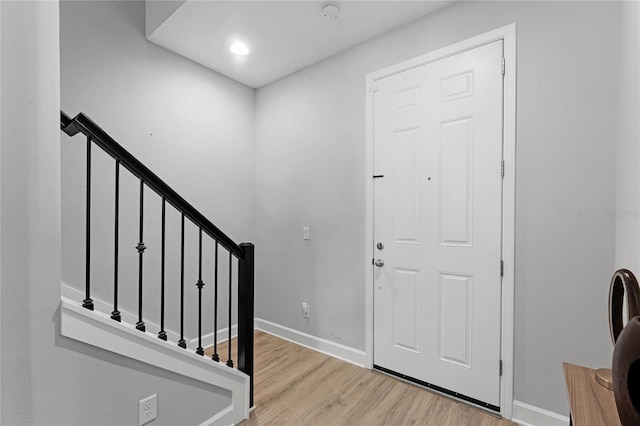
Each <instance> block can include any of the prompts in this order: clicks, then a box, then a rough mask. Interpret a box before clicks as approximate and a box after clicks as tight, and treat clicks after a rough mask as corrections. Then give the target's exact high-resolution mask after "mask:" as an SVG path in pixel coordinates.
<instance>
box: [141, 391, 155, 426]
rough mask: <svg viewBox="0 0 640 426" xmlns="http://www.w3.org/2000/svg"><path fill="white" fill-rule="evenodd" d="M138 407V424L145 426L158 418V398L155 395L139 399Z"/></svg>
mask: <svg viewBox="0 0 640 426" xmlns="http://www.w3.org/2000/svg"><path fill="white" fill-rule="evenodd" d="M139 404H140V405H139V406H138V416H139V421H138V424H139V425H140V426H142V425H146V424H147V423H149V422H151V421H153V420H155V419H156V417H158V397H157V395H156V394H153V395H151V396H148V397H146V398H145V399H141V400H140V402H139Z"/></svg>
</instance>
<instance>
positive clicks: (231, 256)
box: [227, 252, 233, 367]
mask: <svg viewBox="0 0 640 426" xmlns="http://www.w3.org/2000/svg"><path fill="white" fill-rule="evenodd" d="M232 266H233V255H232V254H231V252H229V342H228V343H229V345H228V346H229V347H228V350H229V351H228V352H229V356H228V359H227V365H228V366H229V367H233V360H232V359H231V293H232V291H233V287H232V281H231V272H232Z"/></svg>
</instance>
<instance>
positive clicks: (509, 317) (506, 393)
mask: <svg viewBox="0 0 640 426" xmlns="http://www.w3.org/2000/svg"><path fill="white" fill-rule="evenodd" d="M497 40H503V41H504V58H505V60H506V64H505V71H506V72H505V76H504V128H503V132H504V147H503V158H504V161H505V176H504V183H503V208H502V212H503V222H502V257H503V261H504V276H503V278H502V335H501V338H502V348H501V356H502V362H503V371H502V377H501V380H500V414H501V415H502V416H503V417H504V418H507V419H511V417H512V412H513V344H514V335H513V333H514V331H513V330H514V318H515V317H514V286H515V270H514V266H515V183H516V179H515V173H516V170H515V165H516V24H511V25H507V26H505V27H502V28H498V29H496V30H493V31H490V32H487V33H484V34H481V35H479V36H476V37H473V38H471V39H468V40H465V41H462V42H459V43H456V44H453V45H451V46H447V47H444V48H442V49H438V50H436V51H434V52H431V53H427V54H426V55H422V56H419V57H417V58H413V59H409V60H407V61H404V62H401V63H399V64H396V65H392V66H390V67H387V68H384V69H381V70H379V71H376V72H373V73H370V74H367V76H366V86H365V90H366V97H367V98H366V146H365V156H366V165H365V173H366V175H365V191H366V195H365V209H366V216H365V223H364V226H365V244H366V247H365V250H366V254H367V257H366V259H367V262H366V263H365V277H366V289H365V298H366V300H365V315H366V324H365V326H366V329H365V353H366V356H365V362H364V365H365V366H366V367H367V368H372V367H373V285H374V283H373V272H372V268H373V267H372V265H371V264H370V263H369V261H368V259H373V257H374V251H373V243H374V242H373V226H374V223H373V203H374V199H373V179H372V176H373V172H374V170H373V124H374V107H373V105H374V104H373V101H374V96H373V93H374V92H373V91H372V90H370V89H373V88H374V87H375V82H376V81H377V80H380V79H382V78H384V77H388V76H390V75H394V74H397V73H400V72H402V71H406V70H408V69H411V68H415V67H418V66H421V65H424V64H427V63H429V62H434V61H437V60H439V59H442V58H445V57H447V56H451V55H455V54H457V53H460V52H464V51H466V50H470V49H473V48H475V47H479V46H482V45H485V44H488V43H491V42H494V41H497Z"/></svg>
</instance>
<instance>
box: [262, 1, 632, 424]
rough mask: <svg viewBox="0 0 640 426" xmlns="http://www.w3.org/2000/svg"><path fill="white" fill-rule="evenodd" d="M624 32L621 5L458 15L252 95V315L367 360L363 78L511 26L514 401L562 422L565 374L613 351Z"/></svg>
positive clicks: (495, 7) (540, 5) (523, 6)
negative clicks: (611, 301) (306, 309)
mask: <svg viewBox="0 0 640 426" xmlns="http://www.w3.org/2000/svg"><path fill="white" fill-rule="evenodd" d="M620 20H621V5H620V3H617V2H520V1H515V2H459V3H455V4H453V5H451V6H449V7H446V8H444V9H440V10H439V11H437V12H435V13H434V14H432V15H430V16H428V17H425V18H423V19H420V20H418V21H416V22H414V23H412V24H409V25H407V26H405V27H403V28H401V29H398V30H395V31H392V32H390V33H387V34H385V35H382V36H380V37H378V38H377V39H374V40H372V41H369V42H366V43H363V44H362V45H360V46H357V47H355V48H353V49H350V50H348V51H346V52H344V53H342V54H339V55H337V56H335V57H333V58H330V59H328V60H325V61H322V62H320V63H318V64H315V65H313V66H310V67H308V68H306V69H304V70H302V71H299V72H297V73H295V74H292V75H290V76H288V77H286V78H284V79H282V80H280V81H278V82H275V83H273V84H270V85H268V86H266V87H263V88H260V89H258V91H257V94H256V243H257V247H258V249H257V250H258V251H257V253H258V254H257V257H256V258H257V278H256V280H257V290H256V291H257V316H258V317H261V318H264V319H266V320H269V321H273V322H275V323H278V324H282V325H285V326H288V327H291V328H293V329H296V330H299V331H302V332H306V333H309V334H312V335H315V336H318V337H321V338H325V339H328V340H331V341H334V342H339V343H342V344H346V345H349V346H352V347H354V348H357V349H364V335H365V332H364V324H365V316H364V300H365V298H364V294H365V288H364V283H365V276H364V265H365V263H366V262H367V261H368V259H366V258H365V247H364V240H365V229H364V219H365V204H364V195H365V188H364V169H365V158H364V149H365V87H364V86H365V84H364V83H365V75H366V74H367V73H369V72H372V71H376V70H378V69H380V68H382V67H386V66H388V65H392V64H394V63H397V62H399V61H402V60H405V59H409V58H412V57H415V56H418V55H421V54H424V53H427V52H430V51H432V50H435V49H437V48H440V47H443V46H447V45H449V44H452V43H455V42H458V41H461V40H464V39H467V38H470V37H472V36H475V35H477V34H480V33H483V32H486V31H489V30H492V29H495V28H497V27H500V26H504V25H507V24H510V23H513V22H515V23H516V24H517V32H518V34H517V37H518V38H517V49H518V52H517V54H518V64H517V67H518V83H517V97H518V100H517V102H518V111H517V120H518V121H517V126H518V130H517V138H518V139H517V179H516V191H517V201H516V259H517V260H516V283H515V285H516V302H515V309H516V318H515V320H516V322H515V332H516V336H515V345H516V346H515V398H516V399H517V400H520V401H523V402H525V403H528V404H532V405H535V406H539V407H542V408H545V409H548V410H551V411H555V412H558V413H562V414H564V415H568V408H567V403H566V395H565V387H564V382H563V376H562V362H563V361H570V362H576V363H580V364H585V365H588V366H591V367H601V366H606V365H609V363H610V359H611V358H610V357H611V354H612V348H611V345H610V342H609V337H608V329H607V303H606V300H607V291H608V280H609V278H610V276H611V273H612V272H613V266H614V233H615V229H614V227H615V220H613V219H612V218H611V217H607V215H606V214H605V211H606V210H607V209H613V208H615V205H616V203H615V190H616V173H615V171H614V167H615V164H616V141H615V137H616V136H615V135H616V127H617V125H618V121H617V110H618V107H619V102H618V101H619V99H618V90H619V87H618V83H617V75H616V73H617V65H616V64H619V63H620V47H619V44H620V37H621V30H620ZM612 72H613V74H612ZM302 226H310V227H311V240H310V241H303V240H302V236H301V228H302ZM303 301H306V302H308V303H310V305H311V319H310V320H305V319H303V318H302V316H301V314H300V304H301V302H303Z"/></svg>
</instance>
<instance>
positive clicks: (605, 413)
mask: <svg viewBox="0 0 640 426" xmlns="http://www.w3.org/2000/svg"><path fill="white" fill-rule="evenodd" d="M562 367H563V369H564V379H565V381H566V383H567V394H568V395H569V406H570V408H571V417H570V418H571V424H572V425H575V426H583V425H585V426H586V425H588V426H600V425H602V426H617V425H620V418H619V417H618V410H617V408H616V401H615V399H614V396H613V391H612V390H609V389H607V388H605V387H604V386H602V385H601V384H599V383H598V382H596V377H595V374H596V372H595V370H592V369H591V368H586V367H581V366H579V365H575V364H569V363H568V362H565V363H563V364H562Z"/></svg>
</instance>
